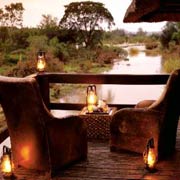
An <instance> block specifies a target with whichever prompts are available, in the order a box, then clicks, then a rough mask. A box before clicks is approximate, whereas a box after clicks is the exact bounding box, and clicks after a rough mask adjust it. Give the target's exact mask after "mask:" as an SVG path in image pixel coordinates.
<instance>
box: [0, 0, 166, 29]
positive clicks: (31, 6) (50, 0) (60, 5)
mask: <svg viewBox="0 0 180 180" xmlns="http://www.w3.org/2000/svg"><path fill="white" fill-rule="evenodd" d="M74 1H78V0H0V8H4V6H5V5H9V4H11V3H16V2H22V3H23V7H24V8H25V11H24V16H23V25H24V27H36V26H37V25H39V24H40V21H41V20H42V14H45V15H47V14H50V15H52V17H57V18H58V20H60V19H61V18H62V17H63V15H64V10H65V9H64V5H68V4H69V3H70V2H74ZM79 1H84V0H79ZM91 1H95V2H101V3H103V4H104V6H105V8H107V9H108V10H109V11H110V13H111V14H112V16H113V18H114V22H115V24H116V25H115V26H114V27H113V28H112V29H117V28H118V29H124V30H126V31H128V32H137V31H138V29H139V28H142V29H143V31H146V32H157V31H161V30H162V28H163V27H164V25H165V23H166V22H160V23H123V18H124V15H125V12H126V10H127V8H128V6H129V5H130V3H131V2H132V0H91Z"/></svg>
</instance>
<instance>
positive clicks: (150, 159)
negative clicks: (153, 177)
mask: <svg viewBox="0 0 180 180" xmlns="http://www.w3.org/2000/svg"><path fill="white" fill-rule="evenodd" d="M155 163H156V156H155V153H154V151H152V150H151V149H150V150H149V153H148V157H147V164H148V167H149V168H154V166H155Z"/></svg>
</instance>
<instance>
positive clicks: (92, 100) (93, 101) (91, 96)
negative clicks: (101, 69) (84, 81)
mask: <svg viewBox="0 0 180 180" xmlns="http://www.w3.org/2000/svg"><path fill="white" fill-rule="evenodd" d="M86 102H87V109H88V112H89V113H92V112H93V111H94V108H95V107H96V105H97V95H96V86H95V85H89V86H88V87H87V98H86Z"/></svg>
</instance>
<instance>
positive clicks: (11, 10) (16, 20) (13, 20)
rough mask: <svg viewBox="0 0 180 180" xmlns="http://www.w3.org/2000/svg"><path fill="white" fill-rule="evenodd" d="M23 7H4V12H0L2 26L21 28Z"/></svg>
mask: <svg viewBox="0 0 180 180" xmlns="http://www.w3.org/2000/svg"><path fill="white" fill-rule="evenodd" d="M23 11H24V8H23V5H22V3H11V4H10V5H6V6H5V12H4V13H3V11H2V12H0V14H1V18H2V20H3V21H2V22H3V25H5V26H9V27H14V26H16V27H22V22H23Z"/></svg>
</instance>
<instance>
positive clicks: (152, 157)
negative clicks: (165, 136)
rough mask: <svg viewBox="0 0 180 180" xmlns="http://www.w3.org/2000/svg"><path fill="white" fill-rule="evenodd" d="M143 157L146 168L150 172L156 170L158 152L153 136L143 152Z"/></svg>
mask: <svg viewBox="0 0 180 180" xmlns="http://www.w3.org/2000/svg"><path fill="white" fill-rule="evenodd" d="M143 159H144V163H145V166H146V169H147V170H149V171H150V172H154V171H155V170H156V169H155V165H156V163H157V154H156V149H155V146H154V139H153V138H151V139H150V140H149V141H148V143H147V147H146V149H145V151H144V153H143Z"/></svg>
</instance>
